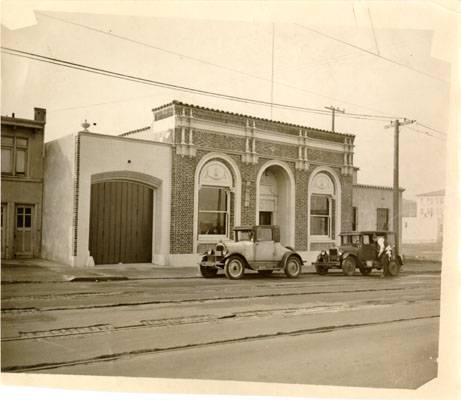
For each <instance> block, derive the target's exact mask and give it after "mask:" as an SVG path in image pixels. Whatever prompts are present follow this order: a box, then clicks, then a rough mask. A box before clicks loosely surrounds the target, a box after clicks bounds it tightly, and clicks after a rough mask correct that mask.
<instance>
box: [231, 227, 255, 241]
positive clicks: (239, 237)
mask: <svg viewBox="0 0 461 400" xmlns="http://www.w3.org/2000/svg"><path fill="white" fill-rule="evenodd" d="M235 233H236V235H235V240H236V241H237V242H242V241H245V240H250V241H251V240H253V231H252V230H248V231H236V232H235Z"/></svg>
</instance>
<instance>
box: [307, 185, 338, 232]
mask: <svg viewBox="0 0 461 400" xmlns="http://www.w3.org/2000/svg"><path fill="white" fill-rule="evenodd" d="M314 196H317V197H326V198H327V201H328V215H325V214H312V198H313V197H314ZM310 205H311V208H310V210H309V225H310V227H309V235H310V236H311V237H312V238H315V239H327V240H329V239H332V237H331V232H332V229H331V223H332V220H333V218H332V217H333V215H332V213H333V207H332V206H333V202H332V196H331V195H328V194H323V193H312V194H311V199H310ZM312 217H314V218H315V217H317V218H328V233H327V234H326V235H316V234H314V233H311V229H312Z"/></svg>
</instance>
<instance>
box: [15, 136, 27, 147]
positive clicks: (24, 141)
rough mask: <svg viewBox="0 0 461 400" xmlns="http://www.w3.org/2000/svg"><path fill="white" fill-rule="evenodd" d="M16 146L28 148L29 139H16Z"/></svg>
mask: <svg viewBox="0 0 461 400" xmlns="http://www.w3.org/2000/svg"><path fill="white" fill-rule="evenodd" d="M16 146H20V147H27V139H21V138H16Z"/></svg>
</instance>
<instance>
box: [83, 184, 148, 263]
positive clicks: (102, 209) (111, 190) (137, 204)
mask: <svg viewBox="0 0 461 400" xmlns="http://www.w3.org/2000/svg"><path fill="white" fill-rule="evenodd" d="M152 220H153V189H152V188H150V187H148V186H146V185H143V184H141V183H135V182H125V181H109V182H98V183H94V184H92V185H91V207H90V237H89V250H90V254H91V256H92V257H93V259H94V262H95V264H117V263H143V262H149V263H150V262H152V227H153V221H152Z"/></svg>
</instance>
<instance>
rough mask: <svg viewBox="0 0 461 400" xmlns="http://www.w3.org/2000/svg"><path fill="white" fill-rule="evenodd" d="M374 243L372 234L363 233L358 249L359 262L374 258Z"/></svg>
mask: <svg viewBox="0 0 461 400" xmlns="http://www.w3.org/2000/svg"><path fill="white" fill-rule="evenodd" d="M376 254H377V253H376V243H374V242H373V239H372V235H363V236H362V241H361V245H360V249H359V259H360V261H361V262H363V263H366V261H373V260H376Z"/></svg>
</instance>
